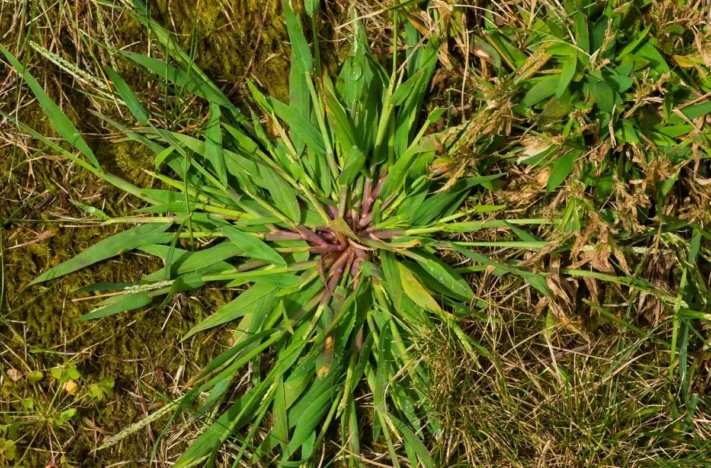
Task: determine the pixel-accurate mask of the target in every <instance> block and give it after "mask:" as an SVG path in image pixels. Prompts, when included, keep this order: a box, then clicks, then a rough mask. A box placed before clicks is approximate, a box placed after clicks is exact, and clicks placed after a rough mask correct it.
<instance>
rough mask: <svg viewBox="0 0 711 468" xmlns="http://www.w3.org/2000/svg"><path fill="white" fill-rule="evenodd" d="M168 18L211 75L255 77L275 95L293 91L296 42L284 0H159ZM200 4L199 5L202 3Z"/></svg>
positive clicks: (235, 80)
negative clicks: (289, 37)
mask: <svg viewBox="0 0 711 468" xmlns="http://www.w3.org/2000/svg"><path fill="white" fill-rule="evenodd" d="M156 4H157V5H156V7H157V10H158V11H159V12H160V16H162V18H163V21H162V22H163V23H164V24H167V25H170V26H171V27H172V28H173V29H174V30H175V31H176V32H177V33H178V35H179V37H180V39H181V45H182V47H183V48H184V49H185V50H197V51H198V53H197V55H196V63H197V64H198V66H199V67H200V68H202V69H203V70H205V72H206V73H208V75H210V76H214V77H218V79H219V80H222V81H227V82H228V86H227V91H228V92H229V91H234V90H231V89H230V86H229V85H241V84H244V83H243V81H244V79H245V78H247V77H251V78H252V79H254V80H255V81H257V82H258V83H259V84H260V85H261V86H263V87H264V88H265V89H266V90H267V92H268V94H269V95H271V96H274V97H277V98H279V99H286V97H287V96H288V94H289V91H288V89H289V83H288V78H289V73H288V70H289V64H290V60H289V57H290V47H289V44H288V41H287V40H286V38H287V34H286V26H285V24H284V22H283V19H282V14H281V1H280V0H233V1H228V2H224V1H220V0H199V1H198V2H197V4H196V2H195V1H193V0H170V1H168V0H157V2H156ZM196 5H197V6H196ZM218 83H220V81H218Z"/></svg>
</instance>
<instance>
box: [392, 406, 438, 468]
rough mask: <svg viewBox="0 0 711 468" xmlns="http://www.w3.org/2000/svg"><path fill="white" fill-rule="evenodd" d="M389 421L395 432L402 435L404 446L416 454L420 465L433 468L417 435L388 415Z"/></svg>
mask: <svg viewBox="0 0 711 468" xmlns="http://www.w3.org/2000/svg"><path fill="white" fill-rule="evenodd" d="M390 420H391V421H392V423H393V425H394V426H395V427H396V428H397V430H398V431H400V433H402V435H403V436H404V437H405V445H406V446H408V447H409V448H411V449H412V451H413V452H414V453H416V454H417V458H419V459H420V462H421V463H422V465H423V466H424V467H425V468H434V466H435V464H434V461H433V460H432V457H431V456H430V453H429V452H428V451H427V447H425V444H424V443H422V441H421V440H420V438H419V437H417V435H416V434H415V433H414V432H412V430H411V429H410V428H409V427H407V425H406V424H405V423H403V422H402V421H400V420H399V419H397V418H396V417H394V416H393V415H390Z"/></svg>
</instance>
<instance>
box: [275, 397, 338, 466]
mask: <svg viewBox="0 0 711 468" xmlns="http://www.w3.org/2000/svg"><path fill="white" fill-rule="evenodd" d="M332 398H333V387H330V388H324V389H323V391H322V393H321V394H320V395H318V396H315V398H312V399H311V400H310V401H311V403H310V404H309V406H308V407H307V408H306V411H304V414H303V415H302V417H301V418H299V420H298V422H297V423H296V428H295V429H294V434H293V435H292V437H291V440H290V441H289V445H288V447H287V450H286V453H287V454H288V455H292V454H293V453H294V452H296V451H297V450H298V449H299V448H300V447H301V446H302V445H304V443H305V442H307V440H308V438H309V437H310V436H311V434H312V433H313V431H314V430H315V429H316V427H318V424H319V423H320V422H321V420H322V419H323V417H324V416H325V415H326V412H327V411H328V408H329V402H330V401H331V399H332Z"/></svg>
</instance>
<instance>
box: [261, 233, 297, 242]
mask: <svg viewBox="0 0 711 468" xmlns="http://www.w3.org/2000/svg"><path fill="white" fill-rule="evenodd" d="M264 238H265V239H266V240H270V241H289V240H301V239H302V237H301V235H300V234H298V233H296V232H291V231H272V232H267V233H266V234H264Z"/></svg>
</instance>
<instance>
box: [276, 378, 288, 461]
mask: <svg viewBox="0 0 711 468" xmlns="http://www.w3.org/2000/svg"><path fill="white" fill-rule="evenodd" d="M272 409H273V411H274V429H273V434H274V437H276V438H277V440H278V441H279V444H280V445H281V447H282V450H286V447H287V446H288V444H289V420H288V418H287V414H286V395H285V393H284V380H283V379H282V378H280V379H279V382H278V383H277V390H276V394H275V395H274V406H273V407H272Z"/></svg>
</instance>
